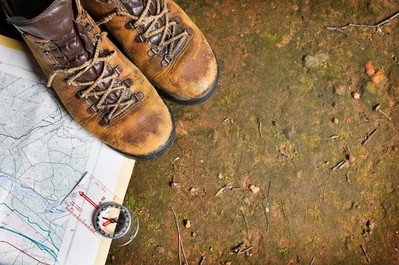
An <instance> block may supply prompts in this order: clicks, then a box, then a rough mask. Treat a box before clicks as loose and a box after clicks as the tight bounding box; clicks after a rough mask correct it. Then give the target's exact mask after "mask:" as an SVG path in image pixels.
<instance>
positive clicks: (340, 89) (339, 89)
mask: <svg viewBox="0 0 399 265" xmlns="http://www.w3.org/2000/svg"><path fill="white" fill-rule="evenodd" d="M334 91H335V94H337V95H340V96H344V95H345V92H346V89H345V87H344V86H342V85H340V86H337V87H336V88H335V89H334Z"/></svg>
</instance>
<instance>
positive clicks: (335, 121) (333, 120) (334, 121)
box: [331, 118, 339, 124]
mask: <svg viewBox="0 0 399 265" xmlns="http://www.w3.org/2000/svg"><path fill="white" fill-rule="evenodd" d="M331 121H332V122H333V123H335V124H338V123H339V120H338V119H337V118H333V119H332V120H331Z"/></svg>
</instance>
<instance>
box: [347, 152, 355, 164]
mask: <svg viewBox="0 0 399 265" xmlns="http://www.w3.org/2000/svg"><path fill="white" fill-rule="evenodd" d="M346 159H347V160H348V161H349V162H350V163H354V162H355V160H356V157H354V156H353V155H351V154H348V155H347V156H346Z"/></svg>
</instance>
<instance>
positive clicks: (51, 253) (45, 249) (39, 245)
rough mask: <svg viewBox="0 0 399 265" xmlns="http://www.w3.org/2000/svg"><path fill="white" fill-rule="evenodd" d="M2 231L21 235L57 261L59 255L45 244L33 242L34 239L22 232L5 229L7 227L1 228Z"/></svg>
mask: <svg viewBox="0 0 399 265" xmlns="http://www.w3.org/2000/svg"><path fill="white" fill-rule="evenodd" d="M0 229H3V230H6V231H8V232H11V233H14V234H17V235H19V236H21V237H23V238H26V239H28V240H29V241H31V242H33V243H34V244H35V245H36V246H37V247H38V248H40V249H41V250H44V251H46V252H47V253H49V254H50V255H51V256H52V257H53V258H54V260H55V261H57V254H55V253H54V251H53V250H52V249H51V248H49V247H47V246H45V245H43V244H42V243H40V242H37V241H36V240H33V239H32V238H30V237H28V236H26V235H24V234H22V233H20V232H18V231H15V230H12V229H10V228H7V227H5V226H0Z"/></svg>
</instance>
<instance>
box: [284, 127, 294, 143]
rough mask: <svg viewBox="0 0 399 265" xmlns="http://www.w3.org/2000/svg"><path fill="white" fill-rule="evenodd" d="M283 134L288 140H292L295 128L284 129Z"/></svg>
mask: <svg viewBox="0 0 399 265" xmlns="http://www.w3.org/2000/svg"><path fill="white" fill-rule="evenodd" d="M283 134H284V135H285V137H287V139H288V140H292V138H293V136H294V128H285V129H283Z"/></svg>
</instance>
